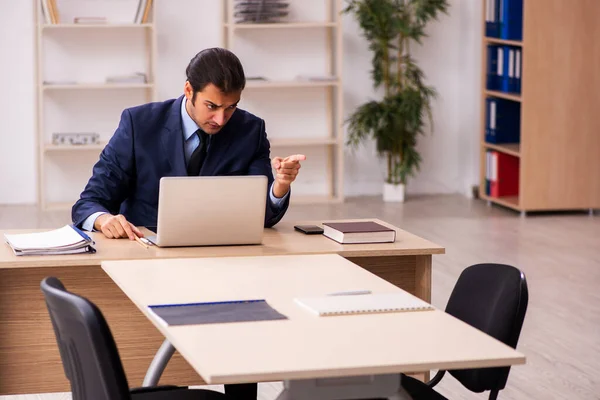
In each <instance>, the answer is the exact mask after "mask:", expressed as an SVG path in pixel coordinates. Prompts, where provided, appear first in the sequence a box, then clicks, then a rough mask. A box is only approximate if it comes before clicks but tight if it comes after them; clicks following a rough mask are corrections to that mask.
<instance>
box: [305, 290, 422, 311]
mask: <svg viewBox="0 0 600 400" xmlns="http://www.w3.org/2000/svg"><path fill="white" fill-rule="evenodd" d="M295 301H296V303H297V304H299V305H301V306H302V307H305V308H306V309H307V310H309V311H311V312H313V313H314V314H316V315H318V316H333V315H348V314H372V313H388V312H403V311H427V310H433V309H434V308H433V307H432V306H431V305H430V304H429V303H427V302H425V301H423V300H421V299H419V298H417V297H415V296H413V295H412V294H410V293H407V292H404V291H401V292H394V293H377V294H365V295H346V296H343V295H342V296H320V297H304V298H296V299H295Z"/></svg>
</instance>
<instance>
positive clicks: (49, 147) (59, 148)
mask: <svg viewBox="0 0 600 400" xmlns="http://www.w3.org/2000/svg"><path fill="white" fill-rule="evenodd" d="M104 146H106V143H99V144H88V145H57V144H46V145H45V146H44V151H45V152H47V153H50V152H64V151H101V150H102V149H103V148H104Z"/></svg>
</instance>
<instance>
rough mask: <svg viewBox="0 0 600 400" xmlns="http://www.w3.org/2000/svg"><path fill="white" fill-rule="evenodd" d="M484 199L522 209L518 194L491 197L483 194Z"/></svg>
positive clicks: (514, 208) (518, 209)
mask: <svg viewBox="0 0 600 400" xmlns="http://www.w3.org/2000/svg"><path fill="white" fill-rule="evenodd" d="M482 199H484V200H487V201H489V202H492V203H496V204H500V205H501V206H504V207H508V208H512V209H513V210H516V211H521V208H520V207H519V197H518V196H506V197H491V196H487V195H483V196H482Z"/></svg>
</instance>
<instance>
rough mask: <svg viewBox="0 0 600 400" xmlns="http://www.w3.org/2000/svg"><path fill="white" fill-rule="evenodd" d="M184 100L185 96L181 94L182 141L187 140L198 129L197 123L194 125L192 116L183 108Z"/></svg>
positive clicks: (185, 99)
mask: <svg viewBox="0 0 600 400" xmlns="http://www.w3.org/2000/svg"><path fill="white" fill-rule="evenodd" d="M186 101H187V98H186V97H185V96H183V100H182V101H181V125H182V126H183V140H184V141H187V140H188V139H189V138H190V137H192V135H193V134H194V133H195V132H196V131H197V130H198V129H199V127H198V125H196V123H195V122H194V120H193V119H192V117H190V115H189V114H188V112H187V110H186V109H185V103H186Z"/></svg>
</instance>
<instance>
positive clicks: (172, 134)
mask: <svg viewBox="0 0 600 400" xmlns="http://www.w3.org/2000/svg"><path fill="white" fill-rule="evenodd" d="M183 97H184V96H181V97H179V98H178V99H177V100H176V101H174V102H173V105H172V106H171V109H170V110H169V116H168V118H167V121H166V123H165V126H164V128H163V131H162V134H161V139H162V144H163V147H164V150H165V154H166V155H167V159H168V161H169V164H170V165H171V170H172V175H174V176H185V175H187V169H186V167H185V153H184V150H183V127H182V126H181V101H182V100H183Z"/></svg>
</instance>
